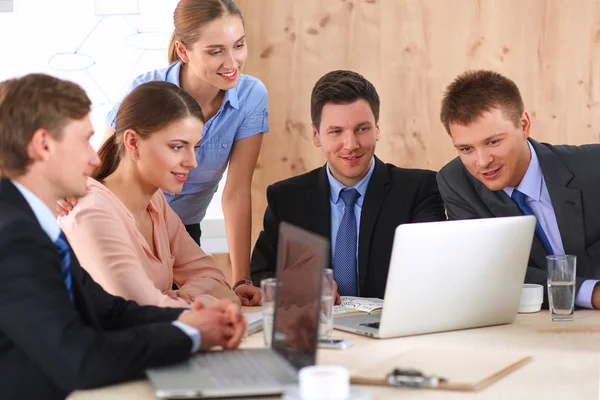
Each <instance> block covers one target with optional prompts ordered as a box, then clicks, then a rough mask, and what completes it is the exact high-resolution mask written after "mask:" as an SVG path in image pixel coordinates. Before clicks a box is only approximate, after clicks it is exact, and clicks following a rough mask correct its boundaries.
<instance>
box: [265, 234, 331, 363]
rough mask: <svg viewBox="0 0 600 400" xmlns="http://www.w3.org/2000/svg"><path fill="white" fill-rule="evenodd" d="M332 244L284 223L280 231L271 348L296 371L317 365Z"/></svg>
mask: <svg viewBox="0 0 600 400" xmlns="http://www.w3.org/2000/svg"><path fill="white" fill-rule="evenodd" d="M328 260H329V242H328V241H327V240H326V239H325V238H323V237H321V236H319V235H316V234H314V233H311V232H308V231H306V230H304V229H301V228H298V227H296V226H293V225H291V224H288V223H285V222H282V223H281V224H280V228H279V243H278V253H277V280H278V282H279V285H278V287H277V293H276V296H275V310H274V315H273V337H272V341H271V343H272V348H273V350H275V351H276V352H277V353H279V354H280V355H281V356H283V357H284V358H285V359H286V360H288V362H290V363H291V364H292V365H293V366H294V367H296V368H297V369H300V368H302V367H305V366H307V365H314V364H315V362H316V355H317V338H318V333H319V312H320V308H321V286H322V281H323V271H324V269H325V266H326V263H327V262H328Z"/></svg>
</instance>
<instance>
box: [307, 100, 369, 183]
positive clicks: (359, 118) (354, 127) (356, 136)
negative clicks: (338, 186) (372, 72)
mask: <svg viewBox="0 0 600 400" xmlns="http://www.w3.org/2000/svg"><path fill="white" fill-rule="evenodd" d="M378 140H379V124H378V122H377V121H375V116H374V115H373V111H372V110H371V107H370V106H369V103H368V102H367V101H366V100H364V99H359V100H357V101H355V102H353V103H350V104H333V103H327V104H325V105H324V106H323V109H322V111H321V122H320V126H319V127H318V128H317V127H315V126H314V125H313V142H314V144H315V146H317V147H321V149H322V150H323V154H324V155H325V158H327V161H329V169H330V171H331V174H332V175H333V176H334V178H335V179H337V180H338V181H340V182H341V183H342V184H344V185H345V186H347V187H352V186H354V185H356V184H357V183H358V182H360V180H361V179H362V178H364V177H365V175H367V173H368V172H369V168H370V167H371V160H372V158H373V155H374V154H375V145H376V143H377V141H378Z"/></svg>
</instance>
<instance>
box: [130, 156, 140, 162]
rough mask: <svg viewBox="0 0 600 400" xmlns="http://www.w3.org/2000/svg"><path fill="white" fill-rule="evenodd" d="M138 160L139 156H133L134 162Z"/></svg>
mask: <svg viewBox="0 0 600 400" xmlns="http://www.w3.org/2000/svg"><path fill="white" fill-rule="evenodd" d="M138 158H139V157H138V156H131V160H132V161H137V159H138Z"/></svg>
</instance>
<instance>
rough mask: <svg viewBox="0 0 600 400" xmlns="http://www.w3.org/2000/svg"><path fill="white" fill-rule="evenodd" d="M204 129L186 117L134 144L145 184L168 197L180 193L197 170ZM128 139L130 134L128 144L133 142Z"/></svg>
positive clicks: (198, 122)
mask: <svg viewBox="0 0 600 400" xmlns="http://www.w3.org/2000/svg"><path fill="white" fill-rule="evenodd" d="M202 128H203V124H202V121H200V120H199V119H198V118H195V117H186V118H183V119H179V120H177V121H175V122H173V123H171V124H169V125H167V126H166V127H165V128H163V129H160V130H158V131H156V132H153V133H152V135H149V137H148V138H147V139H145V140H135V145H136V147H137V150H136V151H137V153H135V154H137V157H138V159H137V160H136V161H135V165H136V167H137V169H138V176H139V178H140V179H141V180H142V181H143V183H144V184H146V185H151V186H154V187H156V188H160V189H163V190H166V191H167V192H169V193H179V192H181V190H182V189H183V184H184V183H185V181H186V180H187V175H188V172H189V171H190V170H191V169H193V168H196V167H197V166H198V163H197V162H196V153H195V151H194V147H195V146H196V145H197V144H198V142H200V138H201V136H202ZM128 135H131V133H126V139H125V140H126V141H129V142H130V141H131V139H129V136H128ZM130 143H131V142H130ZM128 147H129V146H128ZM129 152H132V150H131V149H129Z"/></svg>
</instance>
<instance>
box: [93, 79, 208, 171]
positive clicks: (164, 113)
mask: <svg viewBox="0 0 600 400" xmlns="http://www.w3.org/2000/svg"><path fill="white" fill-rule="evenodd" d="M190 116H191V117H196V118H198V119H199V120H200V121H202V122H204V115H203V114H202V110H200V106H199V105H198V102H197V101H196V100H194V99H193V98H192V96H190V95H189V94H188V93H187V92H185V91H184V90H183V89H181V88H179V87H177V86H175V85H173V84H172V83H169V82H164V81H150V82H146V83H143V84H141V85H140V86H138V87H136V88H135V89H133V90H132V91H131V92H130V93H129V94H128V95H127V96H126V97H125V98H124V99H123V101H122V102H121V105H120V106H119V111H118V112H117V118H116V122H115V134H114V135H112V136H111V137H110V138H109V139H107V140H106V141H105V142H104V144H103V145H102V147H101V148H100V150H99V151H98V156H99V157H100V165H98V166H97V167H96V169H94V171H93V172H92V177H93V178H94V179H96V180H99V181H102V180H104V179H105V178H106V177H107V176H109V175H110V174H112V173H113V172H115V170H116V169H117V167H118V166H119V163H120V162H121V157H122V156H123V154H124V153H125V144H124V143H123V133H125V131H126V130H128V129H132V130H134V131H135V132H136V133H137V134H138V136H140V138H141V139H142V140H144V139H146V138H149V137H150V136H152V134H153V133H154V132H156V131H158V130H161V129H162V128H165V127H167V126H168V125H170V124H171V123H173V122H176V121H179V120H181V119H183V118H186V117H190Z"/></svg>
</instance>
